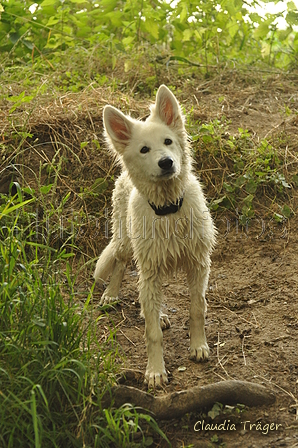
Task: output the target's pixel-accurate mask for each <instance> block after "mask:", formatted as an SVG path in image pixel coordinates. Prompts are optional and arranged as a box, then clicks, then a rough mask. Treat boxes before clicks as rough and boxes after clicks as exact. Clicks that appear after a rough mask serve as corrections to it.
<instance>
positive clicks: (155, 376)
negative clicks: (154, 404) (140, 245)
mask: <svg viewBox="0 0 298 448" xmlns="http://www.w3.org/2000/svg"><path fill="white" fill-rule="evenodd" d="M145 384H147V385H148V389H156V388H157V389H159V388H161V387H162V386H163V385H165V384H168V376H167V374H166V371H165V370H163V372H161V373H160V372H152V371H149V370H147V371H146V373H145Z"/></svg>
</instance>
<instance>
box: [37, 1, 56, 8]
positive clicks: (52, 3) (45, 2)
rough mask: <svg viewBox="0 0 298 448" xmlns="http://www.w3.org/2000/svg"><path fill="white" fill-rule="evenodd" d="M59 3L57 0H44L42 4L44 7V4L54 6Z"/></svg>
mask: <svg viewBox="0 0 298 448" xmlns="http://www.w3.org/2000/svg"><path fill="white" fill-rule="evenodd" d="M57 3H58V1H57V0H44V1H43V2H42V3H41V4H40V6H41V7H42V8H43V7H44V6H53V5H56V4H57Z"/></svg>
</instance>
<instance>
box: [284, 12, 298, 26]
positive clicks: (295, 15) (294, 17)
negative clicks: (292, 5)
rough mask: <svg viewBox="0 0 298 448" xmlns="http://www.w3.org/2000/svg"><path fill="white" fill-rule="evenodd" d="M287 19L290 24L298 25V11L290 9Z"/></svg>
mask: <svg viewBox="0 0 298 448" xmlns="http://www.w3.org/2000/svg"><path fill="white" fill-rule="evenodd" d="M286 21H287V23H288V24H289V25H298V12H296V11H289V12H288V14H287V15H286Z"/></svg>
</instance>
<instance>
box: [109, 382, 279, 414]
mask: <svg viewBox="0 0 298 448" xmlns="http://www.w3.org/2000/svg"><path fill="white" fill-rule="evenodd" d="M274 401H275V395H274V394H273V392H271V391H269V390H267V389H266V388H265V387H264V386H261V385H260V384H257V383H250V382H248V381H237V380H227V381H219V382H218V383H213V384H210V385H208V386H194V387H191V388H190V389H186V390H182V391H180V392H172V393H170V394H168V395H163V396H158V397H155V396H154V395H151V394H149V393H147V392H144V391H142V390H139V389H136V388H134V387H130V386H122V385H120V386H115V387H113V388H112V389H111V391H110V392H107V393H106V394H105V396H104V397H103V400H102V406H103V407H109V406H111V405H113V406H114V407H116V408H119V407H120V406H122V405H123V404H125V403H130V404H133V405H134V406H139V407H141V408H143V409H145V410H148V411H150V412H151V413H152V414H154V416H155V418H156V419H158V420H170V419H172V418H179V417H182V416H183V415H185V414H186V413H188V412H193V411H198V410H201V409H203V408H211V407H212V406H213V405H214V403H216V402H219V403H222V404H224V405H225V404H228V405H234V404H237V403H241V404H244V405H246V406H262V405H269V404H272V403H274Z"/></svg>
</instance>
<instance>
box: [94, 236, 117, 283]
mask: <svg viewBox="0 0 298 448" xmlns="http://www.w3.org/2000/svg"><path fill="white" fill-rule="evenodd" d="M115 263H116V258H115V255H114V248H113V245H112V244H111V243H110V244H108V246H107V247H106V248H105V249H104V250H103V251H102V253H101V254H100V257H99V259H98V261H97V263H96V268H95V271H94V279H95V280H96V281H99V282H102V283H104V282H105V281H106V280H107V278H108V276H109V275H110V274H111V273H112V272H113V269H114V267H115Z"/></svg>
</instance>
